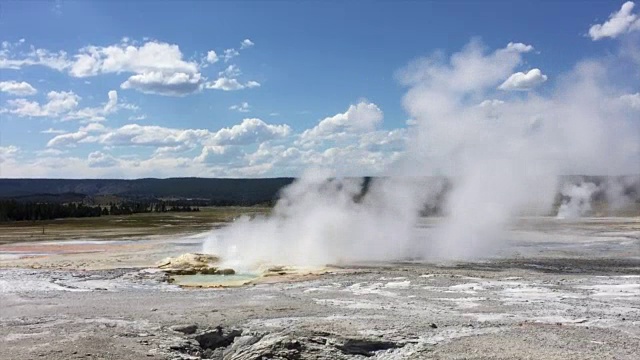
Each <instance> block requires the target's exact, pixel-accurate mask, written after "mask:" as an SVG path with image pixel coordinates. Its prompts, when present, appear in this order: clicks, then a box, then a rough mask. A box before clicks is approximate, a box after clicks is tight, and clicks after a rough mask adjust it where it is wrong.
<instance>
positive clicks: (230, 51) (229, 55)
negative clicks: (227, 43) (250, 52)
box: [222, 49, 240, 62]
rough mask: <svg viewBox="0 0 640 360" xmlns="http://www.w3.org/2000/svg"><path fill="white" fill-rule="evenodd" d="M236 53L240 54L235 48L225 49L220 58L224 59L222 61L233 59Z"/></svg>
mask: <svg viewBox="0 0 640 360" xmlns="http://www.w3.org/2000/svg"><path fill="white" fill-rule="evenodd" d="M238 55H240V53H239V52H238V50H236V49H226V50H225V51H224V54H223V55H222V58H223V59H224V62H228V61H229V60H231V59H233V58H234V57H236V56H238Z"/></svg>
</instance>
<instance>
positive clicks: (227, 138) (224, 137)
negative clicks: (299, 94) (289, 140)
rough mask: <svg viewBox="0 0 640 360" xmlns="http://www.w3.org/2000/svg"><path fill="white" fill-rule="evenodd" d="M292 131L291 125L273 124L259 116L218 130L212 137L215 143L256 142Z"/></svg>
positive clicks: (283, 135)
mask: <svg viewBox="0 0 640 360" xmlns="http://www.w3.org/2000/svg"><path fill="white" fill-rule="evenodd" d="M290 133H291V128H290V127H289V125H286V124H282V125H271V124H267V123H265V122H264V121H262V120H260V119H257V118H250V119H244V120H242V122H241V123H240V124H238V125H234V126H232V127H230V128H222V129H220V130H218V131H217V132H216V133H215V134H214V135H213V136H212V138H211V142H212V144H213V145H222V146H224V145H247V144H255V143H259V142H263V141H267V140H271V139H275V138H279V137H285V136H288V135H289V134H290Z"/></svg>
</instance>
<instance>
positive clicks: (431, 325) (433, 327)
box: [429, 323, 438, 329]
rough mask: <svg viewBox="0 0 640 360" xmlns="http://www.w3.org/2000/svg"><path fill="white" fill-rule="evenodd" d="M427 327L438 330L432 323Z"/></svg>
mask: <svg viewBox="0 0 640 360" xmlns="http://www.w3.org/2000/svg"><path fill="white" fill-rule="evenodd" d="M429 327H430V328H432V329H437V328H438V325H436V324H434V323H431V324H430V325H429Z"/></svg>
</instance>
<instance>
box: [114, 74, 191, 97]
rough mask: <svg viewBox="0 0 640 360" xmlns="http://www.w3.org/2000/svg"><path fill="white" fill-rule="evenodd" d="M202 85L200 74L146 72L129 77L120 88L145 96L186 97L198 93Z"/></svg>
mask: <svg viewBox="0 0 640 360" xmlns="http://www.w3.org/2000/svg"><path fill="white" fill-rule="evenodd" d="M201 84H202V77H201V75H200V73H195V74H189V73H182V72H178V73H164V72H146V73H142V74H138V75H133V76H131V77H129V79H127V81H125V82H123V83H122V84H121V85H120V87H121V88H123V89H135V90H138V91H140V92H142V93H145V94H158V95H165V96H185V95H188V94H191V93H194V92H196V91H198V90H199V89H200V87H201Z"/></svg>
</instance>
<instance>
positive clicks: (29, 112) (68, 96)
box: [7, 91, 80, 117]
mask: <svg viewBox="0 0 640 360" xmlns="http://www.w3.org/2000/svg"><path fill="white" fill-rule="evenodd" d="M79 100H80V97H79V96H78V95H76V94H75V93H74V92H73V91H60V92H58V91H50V92H49V93H48V94H47V103H45V104H44V105H40V104H38V103H37V102H35V101H28V100H27V99H12V100H8V101H7V105H8V106H9V109H8V112H9V113H11V114H15V115H18V116H20V117H58V116H60V115H62V114H65V113H68V112H70V111H71V110H73V109H75V108H76V107H77V106H78V101H79Z"/></svg>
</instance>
